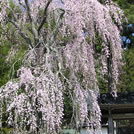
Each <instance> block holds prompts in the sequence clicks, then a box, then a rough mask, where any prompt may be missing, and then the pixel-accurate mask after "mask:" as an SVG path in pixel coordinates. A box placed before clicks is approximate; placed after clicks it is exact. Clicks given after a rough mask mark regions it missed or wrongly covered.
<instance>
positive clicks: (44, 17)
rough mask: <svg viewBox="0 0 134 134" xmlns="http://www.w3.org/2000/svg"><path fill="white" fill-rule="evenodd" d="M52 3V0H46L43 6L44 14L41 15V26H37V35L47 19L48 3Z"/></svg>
mask: <svg viewBox="0 0 134 134" xmlns="http://www.w3.org/2000/svg"><path fill="white" fill-rule="evenodd" d="M51 2H52V0H48V2H47V4H46V6H45V9H44V13H43V19H42V21H41V24H40V25H39V27H38V30H37V31H38V34H39V33H40V30H41V29H42V27H43V25H44V24H45V23H46V19H47V10H48V7H49V5H50V3H51Z"/></svg>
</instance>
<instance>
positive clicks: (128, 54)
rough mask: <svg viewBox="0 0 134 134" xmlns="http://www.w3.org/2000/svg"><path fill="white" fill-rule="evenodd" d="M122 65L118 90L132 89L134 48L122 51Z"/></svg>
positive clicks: (133, 89)
mask: <svg viewBox="0 0 134 134" xmlns="http://www.w3.org/2000/svg"><path fill="white" fill-rule="evenodd" d="M123 60H124V63H125V64H124V65H123V67H122V69H121V73H120V79H119V82H120V84H119V85H118V90H119V91H122V92H124V91H134V48H131V49H128V50H127V51H124V59H123Z"/></svg>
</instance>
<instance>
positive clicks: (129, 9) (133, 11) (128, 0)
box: [114, 0, 134, 23]
mask: <svg viewBox="0 0 134 134" xmlns="http://www.w3.org/2000/svg"><path fill="white" fill-rule="evenodd" d="M114 1H115V2H117V4H118V5H119V6H120V7H121V8H122V9H123V10H124V12H125V15H126V16H127V18H128V21H129V23H134V0H114Z"/></svg>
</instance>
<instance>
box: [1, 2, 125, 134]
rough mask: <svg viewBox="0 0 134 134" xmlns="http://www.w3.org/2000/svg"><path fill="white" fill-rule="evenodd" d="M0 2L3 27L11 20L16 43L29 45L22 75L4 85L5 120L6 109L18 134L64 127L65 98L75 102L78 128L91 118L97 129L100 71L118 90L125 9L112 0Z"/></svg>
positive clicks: (74, 122)
mask: <svg viewBox="0 0 134 134" xmlns="http://www.w3.org/2000/svg"><path fill="white" fill-rule="evenodd" d="M0 4H1V7H2V8H1V10H0V22H1V26H2V27H3V29H2V32H5V31H6V30H7V28H8V24H11V25H12V27H13V28H14V29H15V39H17V42H16V43H15V44H14V45H15V46H16V47H17V46H20V45H21V44H20V43H22V45H23V44H25V45H26V47H27V51H25V53H24V55H23V60H22V64H21V67H20V68H19V69H18V71H17V75H16V76H17V77H14V79H11V80H10V81H9V82H7V84H5V85H4V86H2V87H1V90H0V101H1V105H0V108H1V112H0V115H1V116H0V117H1V120H3V115H5V116H6V117H7V124H8V125H10V126H11V127H12V128H14V129H13V133H17V134H19V133H44V132H45V133H47V134H51V133H53V134H55V133H59V132H60V128H61V125H62V121H63V120H64V119H63V117H66V116H63V115H64V113H65V110H64V104H66V103H64V98H65V100H67V99H70V101H71V102H72V108H71V109H72V120H71V121H72V122H71V123H72V125H73V126H74V127H75V128H76V129H77V130H78V128H79V127H81V126H82V125H83V124H84V123H86V124H88V125H90V127H89V128H90V129H89V133H95V129H97V128H98V127H99V126H100V118H101V112H100V109H99V106H98V102H97V96H98V94H99V88H98V79H97V75H96V72H99V71H100V74H99V77H100V78H104V77H105V76H106V77H107V83H108V84H107V85H108V88H109V92H111V93H112V94H113V96H116V84H117V83H118V76H119V69H118V68H119V66H120V60H121V57H122V56H121V52H122V49H121V45H120V43H121V38H120V30H119V29H120V28H122V19H123V18H124V15H123V12H122V11H121V10H120V9H119V8H118V7H117V5H115V4H114V3H113V2H112V1H107V0H104V1H97V0H94V1H93V0H78V1H76V0H65V1H52V0H38V1H28V0H24V1H21V0H18V1H14V2H12V1H10V0H0ZM12 27H11V28H12ZM9 31H10V30H9ZM1 35H2V36H3V37H6V36H5V35H4V34H1ZM98 39H101V41H100V42H98V41H99V40H98ZM3 40H8V39H7V38H3ZM3 40H2V41H3ZM0 45H3V42H1V44H0ZM16 47H14V48H16ZM13 50H14V49H13ZM97 56H98V57H97ZM97 64H99V65H100V66H99V67H98V68H96V65H97ZM67 95H69V97H68V96H67ZM66 96H67V97H68V98H67V97H66ZM65 108H66V107H65ZM6 112H7V113H6ZM2 125H3V123H1V126H2Z"/></svg>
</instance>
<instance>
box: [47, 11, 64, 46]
mask: <svg viewBox="0 0 134 134" xmlns="http://www.w3.org/2000/svg"><path fill="white" fill-rule="evenodd" d="M59 10H60V12H61V13H60V16H59V18H58V20H57V25H56V28H55V30H54V31H53V33H52V37H51V39H50V42H49V43H48V45H51V44H53V42H54V41H55V38H56V36H57V33H58V30H59V27H60V26H61V23H62V21H61V20H62V18H63V16H64V14H65V10H63V9H59Z"/></svg>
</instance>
